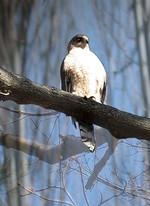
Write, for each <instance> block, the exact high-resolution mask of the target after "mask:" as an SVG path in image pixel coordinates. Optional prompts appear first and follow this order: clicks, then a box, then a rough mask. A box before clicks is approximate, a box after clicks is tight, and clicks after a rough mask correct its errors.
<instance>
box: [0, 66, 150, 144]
mask: <svg viewBox="0 0 150 206" xmlns="http://www.w3.org/2000/svg"><path fill="white" fill-rule="evenodd" d="M0 100H2V101H6V100H11V101H14V102H16V103H18V104H35V105H39V106H41V107H43V108H46V109H53V110H56V111H59V112H63V113H65V114H66V115H68V116H73V117H75V118H76V119H77V120H81V121H84V122H85V121H86V122H87V123H93V124H95V125H99V126H101V127H104V128H106V129H108V130H109V131H110V133H111V134H112V135H113V136H115V137H116V138H118V139H123V138H132V137H136V138H137V139H145V140H150V119H148V118H144V117H140V116H137V115H133V114H131V113H127V112H124V111H120V110H118V109H116V108H113V107H110V106H108V105H103V104H99V103H97V102H95V101H94V100H92V99H87V98H82V97H78V96H76V95H72V94H70V93H67V92H64V91H61V90H59V89H56V88H54V87H48V86H42V85H40V84H37V83H35V82H33V81H31V80H29V79H27V78H25V77H21V76H19V75H16V74H13V73H10V72H8V71H6V70H4V69H2V68H1V69H0ZM85 117H86V118H85Z"/></svg>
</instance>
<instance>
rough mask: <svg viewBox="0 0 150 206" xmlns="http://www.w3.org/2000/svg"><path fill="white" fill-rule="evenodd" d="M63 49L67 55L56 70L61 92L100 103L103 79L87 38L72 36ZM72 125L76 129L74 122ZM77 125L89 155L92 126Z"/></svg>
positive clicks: (103, 93)
mask: <svg viewBox="0 0 150 206" xmlns="http://www.w3.org/2000/svg"><path fill="white" fill-rule="evenodd" d="M67 49H68V55H67V56H66V57H65V58H64V60H63V62H62V65H61V69H60V75H61V85H62V90H64V91H67V92H70V93H72V94H75V95H78V96H82V97H87V98H90V97H92V98H93V99H94V100H95V101H97V102H99V103H103V102H104V99H105V95H106V81H107V80H106V79H107V76H106V72H105V69H104V66H103V64H102V63H101V61H100V60H99V59H98V57H97V56H96V55H95V54H94V53H93V52H92V51H90V48H89V39H88V37H87V36H86V35H82V34H78V35H76V36H74V37H73V38H72V39H71V40H70V42H69V43H68V48H67ZM85 118H87V117H85ZM73 123H74V125H75V127H76V124H75V119H73ZM78 124H79V129H80V134H81V139H82V142H83V143H84V144H85V145H86V146H87V147H88V148H89V150H90V151H91V152H93V151H94V150H95V144H96V141H95V137H94V127H93V125H92V124H87V123H85V122H78Z"/></svg>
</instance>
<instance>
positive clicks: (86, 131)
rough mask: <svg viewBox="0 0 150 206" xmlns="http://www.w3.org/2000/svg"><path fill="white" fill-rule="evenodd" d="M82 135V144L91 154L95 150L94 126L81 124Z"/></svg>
mask: <svg viewBox="0 0 150 206" xmlns="http://www.w3.org/2000/svg"><path fill="white" fill-rule="evenodd" d="M79 128H80V134H81V139H82V142H83V143H84V144H85V145H86V146H87V147H88V148H89V150H90V151H91V152H94V150H95V137H94V127H93V125H88V124H84V123H81V122H79Z"/></svg>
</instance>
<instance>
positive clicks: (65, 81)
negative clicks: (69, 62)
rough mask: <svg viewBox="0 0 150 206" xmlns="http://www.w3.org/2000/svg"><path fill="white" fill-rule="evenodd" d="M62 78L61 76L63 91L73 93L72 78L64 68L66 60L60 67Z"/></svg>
mask: <svg viewBox="0 0 150 206" xmlns="http://www.w3.org/2000/svg"><path fill="white" fill-rule="evenodd" d="M60 76H61V89H62V90H64V91H66V92H70V93H71V92H72V84H71V77H69V75H68V73H67V71H66V70H65V68H64V60H63V62H62V64H61V67H60Z"/></svg>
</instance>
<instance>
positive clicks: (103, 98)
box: [100, 81, 106, 104]
mask: <svg viewBox="0 0 150 206" xmlns="http://www.w3.org/2000/svg"><path fill="white" fill-rule="evenodd" d="M105 96H106V81H104V85H103V89H100V102H101V103H102V104H103V103H104V100H105Z"/></svg>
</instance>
